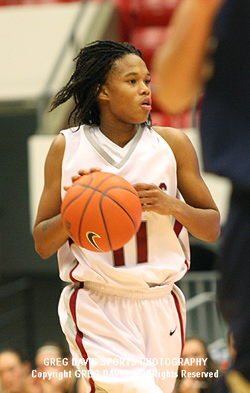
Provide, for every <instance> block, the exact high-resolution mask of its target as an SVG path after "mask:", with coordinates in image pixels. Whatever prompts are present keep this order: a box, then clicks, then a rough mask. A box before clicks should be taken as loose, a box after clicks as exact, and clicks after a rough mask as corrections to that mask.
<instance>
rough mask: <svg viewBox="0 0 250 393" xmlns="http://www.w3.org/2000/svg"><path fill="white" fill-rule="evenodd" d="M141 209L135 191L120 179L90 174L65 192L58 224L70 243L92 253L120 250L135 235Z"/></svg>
mask: <svg viewBox="0 0 250 393" xmlns="http://www.w3.org/2000/svg"><path fill="white" fill-rule="evenodd" d="M141 214H142V208H141V203H140V200H139V197H138V194H137V191H136V190H135V189H134V188H133V187H132V185H131V184H130V183H129V182H128V181H127V180H125V179H124V178H123V177H121V176H117V175H115V174H113V173H107V172H92V173H90V174H87V175H83V176H81V177H80V178H79V179H77V180H76V181H75V182H74V183H73V185H72V186H71V187H70V188H69V189H68V191H67V192H66V195H65V197H64V199H63V201H62V205H61V215H62V222H63V226H64V228H65V230H66V231H67V233H68V235H69V236H70V237H71V238H72V240H73V241H74V242H75V243H76V244H78V245H79V246H81V247H83V248H86V249H87V250H90V251H95V252H108V251H112V250H117V249H119V248H121V247H123V246H124V245H125V244H126V243H127V242H128V241H129V240H130V239H131V238H132V237H133V236H134V235H135V234H136V232H137V231H138V229H139V227H140V224H141Z"/></svg>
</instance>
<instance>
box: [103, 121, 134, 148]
mask: <svg viewBox="0 0 250 393" xmlns="http://www.w3.org/2000/svg"><path fill="white" fill-rule="evenodd" d="M137 129H138V127H137V125H125V126H124V125H120V124H116V125H114V126H113V127H112V126H110V125H109V126H108V127H106V126H105V125H103V124H101V125H100V130H101V132H102V133H103V134H104V135H105V136H106V137H107V138H109V139H110V140H111V141H112V142H114V143H115V144H116V145H118V146H120V147H124V146H125V145H126V144H127V143H128V142H129V141H130V140H131V139H132V138H133V137H134V136H135V134H136V132H137Z"/></svg>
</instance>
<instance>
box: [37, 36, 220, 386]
mask: <svg viewBox="0 0 250 393" xmlns="http://www.w3.org/2000/svg"><path fill="white" fill-rule="evenodd" d="M71 97H73V98H74V102H75V106H74V109H73V111H72V113H71V115H70V118H72V117H73V118H74V122H75V127H73V128H69V129H67V130H63V131H62V132H61V133H60V134H59V135H58V136H56V138H55V140H54V142H53V143H52V146H51V148H50V150H49V153H48V156H47V159H46V164H45V186H44V190H43V193H42V196H41V200H40V204H39V208H38V213H37V218H36V222H35V225H34V239H35V246H36V250H37V252H38V253H39V254H40V256H41V257H43V258H48V257H49V256H51V255H52V254H53V253H55V252H56V251H58V262H59V271H60V277H61V279H62V280H63V281H66V282H70V283H71V284H70V285H68V286H66V287H65V288H64V290H63V292H62V295H61V298H60V302H59V316H60V321H61V326H62V329H63V331H64V333H65V335H66V338H67V340H68V343H69V346H70V349H71V352H72V356H73V359H75V364H76V365H77V366H78V367H79V372H81V376H84V377H85V381H86V391H87V392H88V393H89V392H91V393H94V392H108V393H161V392H164V393H171V392H172V390H173V388H174V384H175V379H176V376H177V370H178V359H179V358H180V355H181V351H182V348H183V343H184V330H185V301H184V298H183V294H182V293H181V291H180V290H179V289H178V288H177V286H176V285H175V282H176V281H178V280H180V279H181V278H182V277H183V276H184V274H185V273H186V272H187V271H188V269H189V264H190V259H189V244H188V232H187V231H189V232H190V233H191V234H192V235H194V236H196V237H198V238H199V239H203V240H206V241H209V242H214V241H215V240H216V239H217V238H218V236H219V233H220V223H219V221H220V217H219V212H218V209H217V207H216V205H215V203H214V201H213V199H212V197H211V195H210V192H209V191H208V189H207V187H206V185H205V183H204V181H203V180H202V178H201V176H200V173H199V168H198V162H197V157H196V154H195V151H194V149H193V146H192V145H191V143H190V141H189V139H188V138H187V136H186V135H185V134H184V133H183V132H181V131H179V130H176V129H171V128H160V127H153V128H152V126H151V118H150V110H151V91H150V74H149V71H148V69H147V67H146V65H145V63H144V61H143V59H142V57H141V53H140V52H139V51H138V50H136V49H135V48H134V47H133V46H132V45H129V44H120V43H117V42H113V41H96V42H94V43H92V44H89V45H87V46H86V47H85V48H83V49H82V50H81V51H80V53H79V55H78V56H77V58H76V68H75V71H74V73H73V75H72V76H71V78H70V80H69V82H68V83H67V85H66V86H65V87H63V88H62V89H61V90H60V91H59V93H58V94H57V95H56V97H55V98H54V100H53V102H52V105H51V109H52V110H53V109H55V108H56V107H57V106H59V105H61V104H62V103H64V102H66V101H67V100H68V99H69V98H71ZM89 168H90V169H89ZM95 170H102V171H107V172H112V173H115V174H117V175H120V176H122V177H124V178H125V179H126V180H128V181H129V182H130V183H131V184H132V185H134V187H135V189H136V190H137V191H138V194H139V197H140V200H141V204H142V209H143V217H142V225H141V227H140V229H139V232H138V234H137V236H135V237H134V238H133V239H132V240H131V241H130V242H129V243H128V244H126V245H125V246H124V247H123V248H122V249H120V250H118V251H114V252H113V251H111V252H106V253H98V252H91V251H88V250H86V249H83V248H81V247H79V246H77V245H76V244H74V243H73V242H72V241H71V240H70V239H69V238H68V235H67V234H66V232H65V230H64V228H63V225H62V220H61V216H60V206H61V200H62V198H63V197H64V195H65V188H66V189H67V187H68V186H69V185H70V184H71V179H72V178H73V179H75V178H76V177H77V176H78V173H80V174H84V173H89V172H91V171H95ZM180 193H181V194H182V196H180ZM182 198H183V199H184V200H183V199H182Z"/></svg>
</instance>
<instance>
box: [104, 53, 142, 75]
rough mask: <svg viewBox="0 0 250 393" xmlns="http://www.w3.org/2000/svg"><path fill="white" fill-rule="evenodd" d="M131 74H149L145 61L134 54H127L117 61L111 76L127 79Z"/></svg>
mask: <svg viewBox="0 0 250 393" xmlns="http://www.w3.org/2000/svg"><path fill="white" fill-rule="evenodd" d="M130 74H145V75H148V74H149V71H148V69H147V66H146V64H145V62H144V61H143V59H142V58H141V57H140V56H138V55H136V54H132V53H129V54H126V55H124V56H123V57H121V58H119V59H117V60H115V61H114V64H113V66H112V68H111V70H110V76H120V77H126V76H127V75H130Z"/></svg>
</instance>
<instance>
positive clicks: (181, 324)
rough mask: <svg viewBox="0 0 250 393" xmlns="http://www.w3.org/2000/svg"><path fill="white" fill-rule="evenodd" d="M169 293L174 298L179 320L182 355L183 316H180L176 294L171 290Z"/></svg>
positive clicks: (183, 336) (183, 337)
mask: <svg viewBox="0 0 250 393" xmlns="http://www.w3.org/2000/svg"><path fill="white" fill-rule="evenodd" d="M171 295H172V296H173V298H174V302H175V307H176V310H177V314H178V317H179V321H180V327H181V356H182V352H183V348H184V340H185V332H184V323H183V318H182V315H181V307H180V303H179V300H178V298H177V296H176V294H175V293H174V292H173V291H172V292H171Z"/></svg>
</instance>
